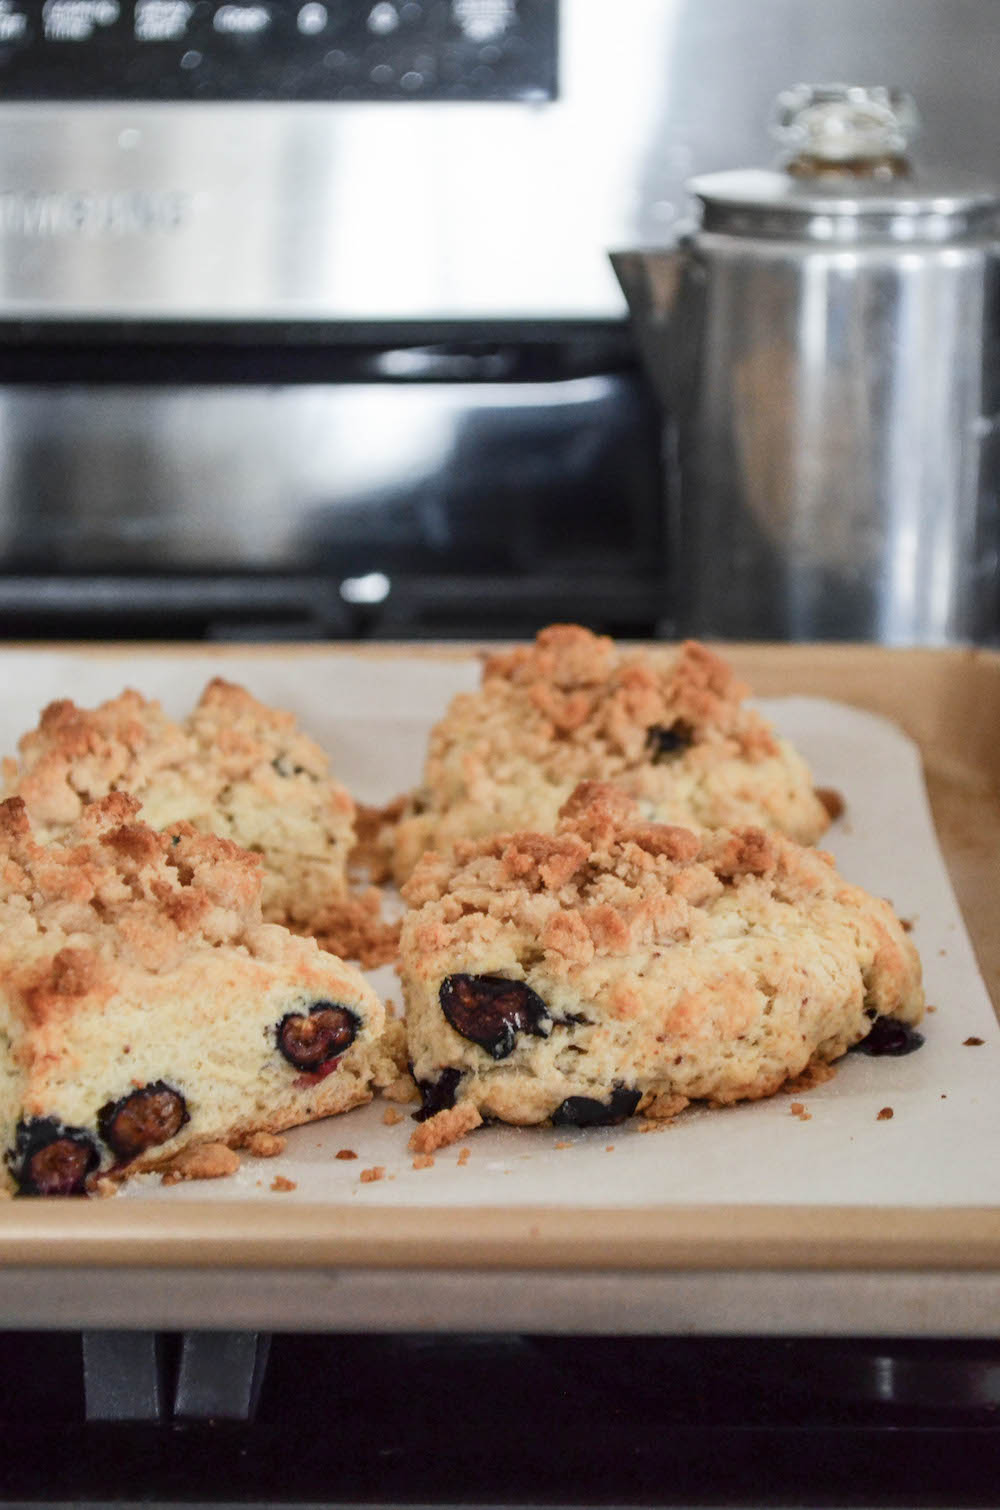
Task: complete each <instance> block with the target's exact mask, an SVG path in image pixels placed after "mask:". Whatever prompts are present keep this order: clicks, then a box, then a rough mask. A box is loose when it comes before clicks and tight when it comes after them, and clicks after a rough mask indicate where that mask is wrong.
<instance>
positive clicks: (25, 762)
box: [4, 677, 353, 828]
mask: <svg viewBox="0 0 1000 1510" xmlns="http://www.w3.org/2000/svg"><path fill="white" fill-rule="evenodd" d="M18 749H19V753H20V760H19V761H12V760H6V761H5V762H4V777H5V785H6V789H7V792H8V794H11V795H14V794H16V795H17V796H20V797H23V798H24V800H25V802H26V804H27V806H28V810H29V812H30V813H31V816H32V821H33V823H34V824H35V825H36V827H39V828H42V827H44V828H59V827H61V826H65V825H66V824H69V823H73V822H75V821H76V820H77V819H78V818H79V816H80V814H81V812H82V810H83V808H84V806H85V805H86V804H87V803H88V802H91V801H93V800H95V799H96V798H98V797H103V796H104V795H105V794H106V793H107V792H109V791H128V792H132V793H133V794H138V795H139V796H140V797H141V798H142V800H143V802H144V804H148V806H149V808H150V813H149V816H150V819H151V821H153V822H155V823H157V826H162V825H161V823H160V819H161V817H162V818H163V821H164V822H169V821H171V819H172V818H173V817H175V816H177V817H191V818H193V819H194V818H200V813H201V809H203V808H204V809H207V808H208V807H210V806H211V805H212V804H213V803H214V802H215V801H216V800H217V798H218V796H219V794H220V793H221V792H223V791H224V790H225V789H227V788H228V787H230V786H231V785H232V783H234V782H244V781H254V780H256V779H266V783H267V785H268V786H273V785H274V781H275V778H276V777H283V778H286V779H287V780H294V779H298V780H299V781H300V782H301V781H302V780H303V779H305V780H308V781H310V782H318V781H328V782H329V781H330V778H329V762H328V760H327V757H326V755H325V754H324V752H323V751H322V749H321V748H320V746H319V745H318V744H316V742H315V741H314V740H312V739H310V738H309V737H308V735H306V734H304V733H303V732H302V731H301V730H300V729H299V728H298V726H297V723H296V719H295V717H294V715H293V714H291V713H287V712H284V711H282V710H279V709H275V708H269V707H267V706H266V705H265V704H264V703H261V702H259V701H258V700H257V698H255V697H254V696H253V695H252V694H251V693H249V692H248V691H246V689H245V688H243V687H238V686H236V685H235V684H233V683H231V682H226V681H223V680H222V679H221V678H218V677H216V678H215V679H214V680H212V681H210V682H209V683H208V685H207V687H206V688H205V690H204V692H203V693H202V696H201V698H200V700H199V702H198V704H197V707H196V708H195V709H194V711H193V712H192V713H191V715H190V717H189V718H188V719H187V720H186V722H185V723H184V724H183V725H181V724H177V723H174V722H173V721H172V720H171V719H170V718H168V717H167V715H166V714H165V713H164V711H163V708H162V707H161V705H160V704H159V703H158V702H156V701H151V700H147V699H146V698H144V697H143V696H142V695H141V694H140V693H138V692H135V691H132V690H127V691H125V692H123V693H122V694H121V695H120V696H119V697H116V698H112V699H110V700H109V701H108V702H105V703H102V704H101V705H100V706H99V707H97V708H93V709H85V708H78V707H77V706H76V705H75V704H74V703H72V702H71V701H69V700H68V699H63V700H62V701H60V702H54V703H50V704H49V706H48V707H47V708H46V709H45V710H44V712H43V713H42V716H41V719H40V721H39V724H38V727H37V729H33V730H31V731H30V733H28V734H25V735H24V737H23V738H22V739H21V741H20V743H19V746H18ZM330 785H331V787H332V788H333V794H332V800H333V801H334V803H335V805H336V806H338V807H339V808H341V809H342V810H343V812H344V813H345V814H346V815H347V817H348V818H350V816H351V815H352V813H353V803H352V802H351V800H350V798H349V796H348V794H347V793H346V792H344V791H343V789H342V788H338V787H336V785H335V784H334V783H332V782H330Z"/></svg>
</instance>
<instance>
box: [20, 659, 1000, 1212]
mask: <svg viewBox="0 0 1000 1510" xmlns="http://www.w3.org/2000/svg"><path fill="white" fill-rule="evenodd" d="M214 674H220V675H224V676H226V677H228V678H229V679H231V680H233V681H239V682H242V683H243V684H244V685H246V686H247V687H249V688H250V689H251V690H252V691H253V692H254V693H255V694H256V695H257V696H258V697H260V698H262V699H264V700H265V701H268V702H271V703H273V704H275V705H276V706H279V707H286V708H290V709H292V710H293V711H294V712H295V713H296V714H297V715H298V716H299V717H300V718H301V720H302V722H303V724H304V725H305V727H306V728H307V729H308V731H309V732H310V733H311V734H313V735H314V737H316V738H317V739H318V740H319V741H320V742H321V743H322V744H323V745H324V746H325V747H326V748H327V749H328V750H329V752H330V754H331V757H332V763H333V769H334V771H335V772H336V774H337V775H338V776H339V777H340V779H341V780H342V781H344V782H345V783H346V784H347V786H348V787H349V788H350V789H351V790H352V791H353V792H354V793H355V795H356V796H357V797H358V798H359V799H361V800H363V801H366V802H378V801H383V800H385V799H388V798H389V797H391V796H393V795H395V794H396V793H397V792H398V791H401V790H403V789H404V788H405V787H407V786H408V785H412V784H413V783H414V782H415V781H416V780H417V779H418V778H419V774H420V769H421V763H422V757H423V749H424V745H425V741H426V736H427V732H428V729H429V727H430V725H431V723H432V722H433V721H434V720H435V719H436V718H438V717H439V716H440V715H441V713H442V712H443V711H444V709H445V707H446V705H447V703H448V700H449V698H450V697H451V695H452V694H453V693H454V692H456V691H458V690H460V689H462V688H468V687H473V686H475V685H476V684H477V681H478V666H477V664H476V662H475V661H474V660H473V659H472V658H468V659H458V660H456V659H453V658H449V659H444V660H440V661H438V660H433V659H428V658H424V657H416V658H412V657H404V656H393V655H391V654H390V655H386V656H384V657H376V658H374V659H365V658H363V657H361V656H355V655H351V654H350V653H347V654H344V653H331V654H329V655H327V654H325V653H322V652H319V653H317V652H314V651H311V652H309V653H307V654H304V655H296V653H295V652H294V651H292V650H290V651H289V652H288V653H287V655H284V654H274V655H272V654H269V655H265V656H257V655H254V654H252V653H247V654H246V655H245V656H244V655H241V654H239V653H236V654H234V653H232V652H228V653H227V654H225V655H224V656H223V655H220V656H219V658H218V660H217V661H216V660H213V658H212V657H211V655H205V654H197V655H187V656H186V655H185V654H184V653H182V652H168V653H162V654H152V655H147V656H140V655H133V656H130V657H128V658H123V657H122V656H118V655H115V656H108V655H104V654H100V653H98V654H95V655H88V654H87V653H86V652H47V651H8V652H6V653H4V654H2V655H0V691H2V697H0V751H2V752H3V753H10V752H12V751H13V749H14V746H15V744H16V740H17V738H18V736H19V734H20V733H22V732H23V731H24V730H25V729H27V728H30V727H32V726H33V724H34V723H35V722H36V720H37V717H38V713H39V711H40V709H41V708H42V707H43V706H44V704H45V703H46V702H48V701H50V700H51V699H53V698H56V697H67V696H72V697H73V698H74V699H75V701H77V702H78V703H80V704H81V705H83V706H91V705H93V704H94V703H96V702H98V701H100V700H102V699H103V698H105V697H109V696H113V695H115V694H116V693H118V692H119V691H121V689H122V687H123V686H125V685H128V686H133V687H136V688H137V689H138V690H140V691H141V692H143V693H145V694H146V695H147V696H155V697H159V698H161V700H162V701H163V703H164V704H165V706H166V708H167V710H168V712H170V713H172V714H174V715H183V714H184V713H185V712H187V711H188V709H189V708H190V707H191V705H192V703H193V702H194V700H195V698H196V697H197V695H198V693H199V692H200V690H201V688H202V686H203V685H204V683H205V681H206V680H207V679H208V678H209V677H210V676H211V675H214ZM761 706H762V708H763V709H764V711H765V712H766V713H767V715H768V716H769V717H771V718H772V719H773V720H774V722H775V723H776V725H777V726H778V728H779V729H780V731H781V732H782V733H784V734H786V735H787V736H788V737H789V738H791V739H792V740H793V741H794V742H795V743H796V744H797V745H798V747H799V748H800V749H801V751H802V752H803V754H804V755H805V756H806V758H807V760H808V761H809V762H810V765H811V766H812V769H813V773H814V776H815V779H816V781H817V783H818V784H819V785H821V786H831V787H835V788H837V789H838V790H839V791H840V792H841V793H842V794H843V795H844V797H845V799H846V803H847V810H846V813H845V815H844V817H843V818H841V819H840V820H838V822H837V823H836V824H835V825H834V826H833V828H832V830H831V831H830V834H829V836H828V838H827V840H826V841H825V843H826V844H827V847H828V848H830V849H831V850H832V851H833V853H834V854H835V856H836V858H837V861H838V865H839V867H840V869H841V871H842V872H843V873H844V875H845V876H847V877H848V878H849V879H850V880H852V881H856V882H858V883H859V884H860V885H862V886H865V887H866V888H868V889H869V890H871V891H873V892H876V893H878V894H879V895H882V896H886V897H888V898H889V899H890V900H891V901H892V902H893V903H894V905H895V907H896V909H897V911H898V912H899V914H900V915H901V916H902V917H903V918H905V919H907V920H909V921H910V922H912V925H913V938H914V941H915V942H916V944H917V947H918V948H919V950H920V953H921V957H922V959H923V963H924V973H925V981H926V987H927V996H928V1000H929V1001H930V1002H931V1003H932V1004H933V1005H934V1007H935V1008H936V1011H934V1012H933V1013H931V1014H928V1016H927V1018H926V1019H925V1023H924V1025H923V1028H924V1032H925V1035H926V1043H925V1045H924V1047H923V1048H922V1049H920V1050H919V1051H918V1052H916V1053H914V1054H911V1055H909V1056H907V1057H905V1058H900V1059H893V1058H883V1059H869V1058H866V1057H865V1056H863V1055H860V1054H851V1055H848V1056H847V1057H846V1058H845V1059H844V1060H843V1061H842V1062H841V1065H840V1068H839V1070H838V1073H837V1075H836V1077H835V1078H834V1079H833V1080H832V1081H830V1082H829V1083H827V1084H826V1085H823V1086H820V1087H818V1088H817V1089H815V1090H813V1091H810V1092H808V1093H807V1094H804V1095H801V1096H799V1097H798V1100H799V1101H801V1102H803V1103H804V1104H805V1106H806V1108H807V1110H808V1112H809V1114H810V1117H809V1120H800V1119H799V1118H798V1117H796V1116H794V1115H793V1114H792V1113H791V1112H790V1104H791V1099H792V1098H790V1097H788V1096H785V1095H781V1096H777V1097H775V1098H773V1099H771V1100H769V1101H763V1102H757V1103H754V1104H752V1105H743V1106H736V1107H731V1108H728V1109H726V1110H724V1111H708V1110H702V1109H698V1110H694V1111H691V1112H688V1113H685V1114H684V1115H683V1116H682V1117H681V1118H679V1119H678V1121H677V1122H676V1123H674V1124H673V1125H671V1126H670V1127H668V1128H666V1129H664V1130H662V1131H656V1132H647V1133H643V1132H641V1131H640V1127H641V1125H642V1124H641V1121H640V1120H638V1119H634V1120H633V1121H631V1122H629V1123H626V1124H625V1125H623V1126H621V1127H614V1128H589V1129H580V1130H573V1129H565V1128H560V1129H558V1130H553V1129H516V1128H488V1129H481V1130H479V1131H478V1132H476V1133H474V1134H472V1135H471V1136H470V1137H469V1138H468V1139H467V1140H466V1141H465V1144H464V1145H462V1146H465V1147H467V1148H468V1149H469V1151H470V1153H469V1159H468V1162H467V1163H466V1164H465V1165H464V1166H459V1165H458V1163H457V1159H458V1153H459V1148H458V1147H453V1148H447V1149H443V1150H441V1151H440V1152H439V1153H438V1154H437V1156H436V1159H435V1163H434V1166H433V1167H432V1168H429V1169H423V1170H414V1169H413V1167H412V1156H411V1155H410V1154H409V1153H408V1152H407V1149H406V1141H407V1138H408V1136H409V1133H410V1131H411V1130H412V1126H413V1124H412V1122H411V1121H410V1118H409V1115H408V1114H409V1112H410V1111H411V1110H412V1108H403V1111H404V1113H405V1114H406V1115H405V1116H404V1120H403V1122H401V1123H399V1124H398V1125H396V1126H393V1127H387V1126H385V1125H384V1123H383V1121H382V1115H383V1112H384V1110H385V1108H386V1106H387V1105H388V1104H389V1103H387V1102H382V1101H376V1102H374V1103H373V1104H372V1105H371V1106H368V1107H364V1108H359V1109H358V1110H357V1111H354V1112H350V1113H348V1114H347V1115H346V1116H342V1117H336V1118H333V1119H331V1120H329V1121H327V1122H325V1123H319V1124H315V1125H313V1126H310V1127H304V1128H298V1129H296V1130H294V1131H293V1132H291V1133H290V1134H289V1135H288V1146H287V1150H286V1152H285V1153H284V1154H283V1155H282V1156H281V1157H279V1158H277V1159H270V1160H266V1161H265V1160H255V1159H252V1158H249V1157H246V1158H244V1162H243V1165H242V1168H241V1169H240V1171H239V1173H238V1174H237V1175H235V1176H234V1177H233V1178H231V1179H227V1180H217V1181H211V1182H203V1183H200V1184H186V1185H180V1186H175V1187H172V1188H167V1189H165V1188H164V1187H163V1186H161V1185H160V1183H159V1181H158V1179H157V1178H156V1177H154V1176H143V1177H140V1178H138V1179H136V1180H134V1181H132V1182H131V1183H129V1184H127V1185H126V1186H125V1187H124V1191H123V1193H122V1195H120V1196H119V1197H118V1199H119V1200H154V1201H178V1200H181V1201H232V1200H245V1199H247V1198H248V1197H250V1198H259V1199H262V1200H266V1201H285V1202H296V1201H311V1202H314V1201H319V1202H329V1203H330V1204H331V1206H332V1207H333V1208H336V1207H337V1206H338V1205H340V1204H343V1203H347V1204H351V1205H354V1204H356V1203H359V1202H360V1203H364V1204H369V1205H370V1204H377V1205H393V1204H398V1205H409V1206H428V1205H430V1206H440V1207H442V1208H447V1207H449V1206H457V1205H460V1204H461V1205H490V1206H496V1205H500V1206H503V1205H549V1206H560V1205H562V1206H588V1207H592V1206H609V1207H617V1208H628V1207H630V1206H638V1205H659V1204H671V1203H682V1204H695V1205H700V1204H706V1205H715V1204H720V1203H725V1204H755V1203H779V1204H782V1203H788V1204H800V1203H801V1204H813V1205H815V1204H828V1203H829V1204H859V1205H866V1204H873V1205H912V1206H934V1207H937V1206H941V1207H947V1206H955V1205H970V1204H971V1205H984V1204H985V1205H992V1204H997V1203H1000V1157H998V1152H1000V1083H998V1075H997V1072H998V1067H1000V1031H998V1025H997V1021H996V1018H995V1016H994V1013H993V1010H992V1007H991V1005H990V1001H989V998H988V995H987V993H986V989H985V986H984V985H983V982H982V980H981V978H980V975H979V972H978V969H977V966H976V963H975V959H974V956H973V953H972V949H971V946H970V943H969V940H968V937H967V935H966V932H965V927H964V924H963V922H962V918H961V915H960V913H959V911H958V907H957V904H956V902H955V899H954V896H953V894H952V890H951V885H950V882H949V879H948V875H947V871H946V869H945V865H944V862H943V860H942V857H941V854H940V851H939V849H938V845H937V840H936V838H935V834H934V829H933V824H932V821H931V816H930V810H929V807H928V803H927V798H926V795H925V790H924V784H923V778H922V774H921V769H920V760H919V756H918V753H917V750H916V749H915V747H914V746H913V745H912V744H911V742H910V741H909V740H908V739H907V738H906V737H905V736H904V735H903V734H902V733H901V732H900V731H899V730H898V729H896V728H895V727H894V726H893V725H891V724H889V723H886V722H885V721H883V720H881V719H879V718H876V717H874V716H873V715H871V714H868V713H864V712H861V711H858V710H856V709H852V708H848V707H844V706H841V705H839V704H835V703H831V702H826V701H823V700H819V699H812V698H799V697H795V698H786V699H776V700H772V701H768V702H764V703H762V704H761ZM372 980H373V982H374V983H375V985H376V987H377V988H379V989H380V990H381V991H382V992H383V994H385V995H387V996H390V997H392V998H394V1000H395V1001H396V1003H397V1004H398V1003H399V1001H400V993H399V990H398V982H397V981H396V980H395V977H394V974H393V971H392V969H391V968H386V969H383V970H380V971H377V972H373V975H372ZM970 1037H975V1038H981V1039H983V1040H984V1043H983V1044H982V1046H966V1045H965V1043H964V1040H965V1039H967V1038H970ZM884 1107H891V1108H892V1112H893V1115H892V1117H891V1119H888V1118H883V1119H882V1120H879V1117H878V1113H879V1111H880V1110H881V1109H882V1108H884ZM345 1148H349V1149H352V1150H353V1151H354V1152H355V1153H356V1154H357V1155H358V1157H357V1159H355V1160H337V1159H335V1158H334V1155H335V1154H336V1152H337V1151H338V1150H340V1149H345ZM374 1165H381V1166H383V1168H384V1170H385V1177H384V1178H382V1179H381V1180H378V1181H374V1182H372V1183H364V1184H363V1183H362V1182H361V1180H360V1174H361V1171H362V1170H363V1169H366V1168H370V1167H372V1166H374ZM276 1175H283V1176H284V1177H285V1178H286V1179H288V1180H291V1181H294V1183H295V1189H294V1190H291V1191H281V1192H277V1191H274V1192H272V1190H271V1184H272V1181H273V1180H274V1178H275V1176H276ZM942 1220H947V1216H946V1213H944V1212H943V1213H942Z"/></svg>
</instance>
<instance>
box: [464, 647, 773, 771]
mask: <svg viewBox="0 0 1000 1510" xmlns="http://www.w3.org/2000/svg"><path fill="white" fill-rule="evenodd" d="M483 693H484V695H485V698H486V700H487V702H494V703H505V704H507V711H508V713H511V712H513V711H515V709H516V712H517V713H518V714H519V715H521V717H522V721H523V722H524V724H525V726H526V728H527V729H528V730H531V731H533V733H534V735H535V738H536V740H537V742H538V744H539V746H540V753H544V746H546V745H548V744H550V743H553V748H552V750H551V751H550V752H549V755H550V762H549V763H551V765H552V767H553V768H554V769H559V768H561V767H564V766H565V765H566V759H565V754H564V752H563V751H562V749H561V747H562V746H565V745H566V744H571V745H574V746H577V747H581V748H583V747H587V748H590V749H591V750H592V751H594V752H599V753H600V756H601V758H602V770H603V772H604V773H607V767H606V764H603V762H604V761H605V760H606V758H607V757H608V756H618V757H619V758H620V760H621V761H622V762H623V763H633V762H636V761H639V760H640V759H642V758H643V755H644V748H645V745H646V741H647V738H648V732H649V730H650V729H651V728H654V727H658V728H665V729H668V728H671V727H672V726H674V725H676V724H677V723H681V724H682V725H684V727H685V732H686V735H687V736H688V737H689V738H690V740H691V742H692V743H695V744H699V743H703V742H705V741H707V740H715V739H726V740H731V741H733V743H734V744H735V745H736V746H737V747H738V748H739V750H740V751H741V752H742V753H743V754H744V755H746V756H747V757H748V758H750V759H759V758H761V757H762V756H764V755H767V754H774V753H775V751H776V749H777V745H776V742H775V739H774V736H773V734H772V733H771V731H770V729H769V728H768V726H767V724H766V723H765V722H764V720H763V719H762V718H760V716H759V715H758V714H756V713H754V712H752V711H751V710H750V709H748V708H746V707H745V706H744V704H743V700H744V698H745V697H746V694H747V689H746V687H745V686H744V685H743V684H742V683H741V682H739V681H737V680H736V678H735V676H734V675H733V673H732V670H731V669H730V667H729V666H728V665H727V663H726V662H725V661H724V660H722V659H721V658H720V657H719V656H717V655H715V654H714V653H713V652H712V651H711V650H709V649H708V648H707V647H706V646H704V645H702V644H699V643H698V642H697V641H694V640H688V641H685V643H684V644H683V645H682V646H681V647H680V650H679V652H678V653H677V655H676V657H675V658H674V659H673V660H672V661H670V660H668V659H666V658H658V657H656V656H654V655H651V654H650V653H649V651H642V652H639V651H632V652H630V651H625V652H619V651H618V650H617V649H616V647H615V644H614V641H613V640H611V639H610V638H609V637H607V636H606V635H594V634H591V633H590V631H589V630H587V629H584V628H582V627H581V626H579V625H576V624H553V625H551V626H550V627H549V628H547V629H543V630H542V631H541V633H540V634H539V635H538V637H537V639H536V640H535V642H534V644H532V645H524V646H518V647H517V648H515V649H514V650H510V651H505V652H501V653H499V654H496V655H491V656H489V657H488V658H487V659H486V661H485V664H484V666H483ZM578 774H579V775H580V776H581V777H583V776H585V775H586V774H587V772H586V771H580V772H579V773H578Z"/></svg>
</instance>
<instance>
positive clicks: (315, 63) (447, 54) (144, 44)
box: [0, 0, 558, 101]
mask: <svg viewBox="0 0 1000 1510" xmlns="http://www.w3.org/2000/svg"><path fill="white" fill-rule="evenodd" d="M557 9H558V0H0V101H25V100H203V101H209V100H324V101H359V100H522V101H532V100H548V99H553V98H554V97H555V94H556V65H557V50H556V49H557V19H558V18H557Z"/></svg>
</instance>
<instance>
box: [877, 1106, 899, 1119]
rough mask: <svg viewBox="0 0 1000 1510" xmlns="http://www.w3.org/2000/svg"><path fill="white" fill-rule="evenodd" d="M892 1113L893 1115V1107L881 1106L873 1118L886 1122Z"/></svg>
mask: <svg viewBox="0 0 1000 1510" xmlns="http://www.w3.org/2000/svg"><path fill="white" fill-rule="evenodd" d="M894 1115H895V1113H894V1112H893V1109H892V1107H891V1106H883V1108H882V1110H881V1111H880V1112H879V1114H878V1116H877V1117H876V1118H875V1121H876V1122H888V1121H890V1119H891V1118H892V1117H893V1116H894Z"/></svg>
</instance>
